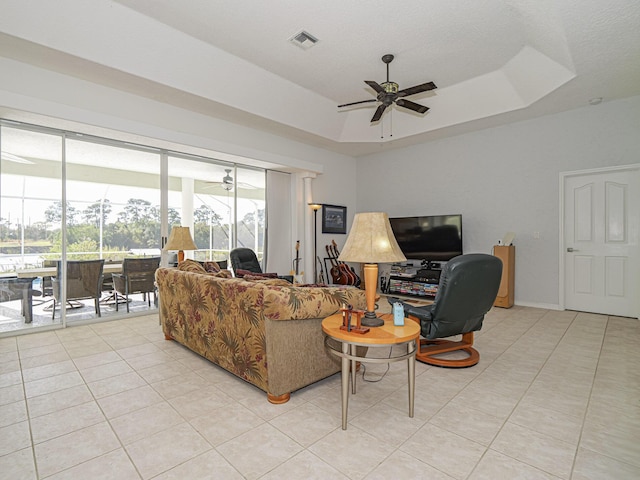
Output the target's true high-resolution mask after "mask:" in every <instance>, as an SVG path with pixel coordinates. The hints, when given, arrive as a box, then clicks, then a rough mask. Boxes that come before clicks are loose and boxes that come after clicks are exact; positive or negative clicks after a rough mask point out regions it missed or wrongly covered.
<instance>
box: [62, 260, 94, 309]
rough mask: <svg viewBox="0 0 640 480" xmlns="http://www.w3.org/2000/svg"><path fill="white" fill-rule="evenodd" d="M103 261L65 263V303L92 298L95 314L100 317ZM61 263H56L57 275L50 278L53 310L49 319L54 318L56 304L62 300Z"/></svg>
mask: <svg viewBox="0 0 640 480" xmlns="http://www.w3.org/2000/svg"><path fill="white" fill-rule="evenodd" d="M103 267H104V260H82V261H68V262H67V287H66V290H67V298H66V299H67V301H70V300H82V299H87V298H93V299H94V302H95V309H96V314H97V315H98V316H99V317H100V316H101V314H100V294H101V292H102V269H103ZM61 279H62V261H58V262H57V273H56V276H55V277H52V278H51V286H52V287H53V309H52V314H51V318H52V319H54V318H55V316H56V304H57V303H59V302H60V300H61V298H62V282H61Z"/></svg>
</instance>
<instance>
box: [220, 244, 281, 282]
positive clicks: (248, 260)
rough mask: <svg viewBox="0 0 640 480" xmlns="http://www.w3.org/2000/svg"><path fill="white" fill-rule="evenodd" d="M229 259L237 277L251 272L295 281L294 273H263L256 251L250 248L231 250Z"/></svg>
mask: <svg viewBox="0 0 640 480" xmlns="http://www.w3.org/2000/svg"><path fill="white" fill-rule="evenodd" d="M229 260H230V261H231V268H233V272H234V274H235V276H236V277H240V278H241V277H243V276H244V275H248V274H249V273H251V274H255V275H258V276H264V277H271V278H281V279H283V280H287V281H289V282H291V283H293V276H292V275H283V276H279V275H278V274H277V273H263V272H262V267H261V266H260V262H259V261H258V257H257V256H256V253H255V252H254V251H253V250H251V249H250V248H243V247H238V248H234V249H233V250H231V251H230V252H229ZM248 272H249V273H248Z"/></svg>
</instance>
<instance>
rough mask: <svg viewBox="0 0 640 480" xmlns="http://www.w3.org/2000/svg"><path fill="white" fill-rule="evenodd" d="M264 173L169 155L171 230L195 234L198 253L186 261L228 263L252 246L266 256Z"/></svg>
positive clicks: (190, 255)
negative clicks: (182, 228)
mask: <svg viewBox="0 0 640 480" xmlns="http://www.w3.org/2000/svg"><path fill="white" fill-rule="evenodd" d="M264 212H265V171H264V170H262V169H250V168H246V167H239V166H234V165H224V164H219V163H215V162H213V161H206V160H204V159H200V158H195V157H189V156H185V155H176V154H173V155H171V156H169V213H170V215H169V225H176V224H179V223H180V222H181V224H182V225H183V226H188V227H190V229H191V232H192V236H193V239H194V242H195V244H196V246H197V247H198V250H197V251H195V252H193V253H189V252H185V253H186V256H187V257H190V258H194V259H196V260H199V261H204V260H215V261H219V260H226V259H227V258H228V256H229V251H230V250H232V249H233V248H235V247H236V246H239V247H248V248H251V249H253V250H255V252H256V253H257V254H258V257H259V258H262V255H263V252H264V232H265V224H264Z"/></svg>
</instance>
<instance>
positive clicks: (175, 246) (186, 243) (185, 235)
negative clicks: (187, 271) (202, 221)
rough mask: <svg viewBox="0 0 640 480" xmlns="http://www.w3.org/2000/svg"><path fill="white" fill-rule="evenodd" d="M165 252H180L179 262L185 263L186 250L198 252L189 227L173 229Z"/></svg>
mask: <svg viewBox="0 0 640 480" xmlns="http://www.w3.org/2000/svg"><path fill="white" fill-rule="evenodd" d="M164 249H165V250H178V261H179V262H182V261H184V250H197V249H198V247H197V246H196V244H195V243H194V242H193V238H191V232H190V231H189V227H173V228H172V229H171V233H170V234H169V241H168V242H167V244H166V245H165V246H164Z"/></svg>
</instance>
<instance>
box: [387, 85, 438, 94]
mask: <svg viewBox="0 0 640 480" xmlns="http://www.w3.org/2000/svg"><path fill="white" fill-rule="evenodd" d="M434 88H438V87H436V84H435V83H433V82H427V83H423V84H422V85H416V86H414V87H409V88H403V89H402V90H400V91H398V95H397V96H398V97H408V96H409V95H415V94H416V93H421V92H427V91H429V90H433V89H434Z"/></svg>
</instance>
